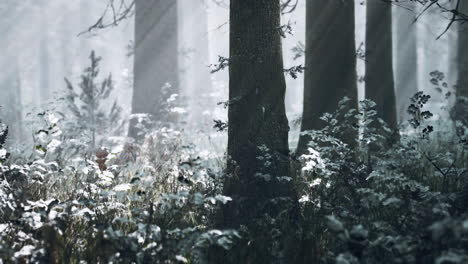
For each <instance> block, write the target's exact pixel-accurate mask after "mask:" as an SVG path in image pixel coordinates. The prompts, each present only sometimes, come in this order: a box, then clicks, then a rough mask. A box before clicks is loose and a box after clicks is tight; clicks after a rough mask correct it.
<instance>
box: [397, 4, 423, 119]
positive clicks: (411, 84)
mask: <svg viewBox="0 0 468 264" xmlns="http://www.w3.org/2000/svg"><path fill="white" fill-rule="evenodd" d="M405 7H406V8H402V7H398V8H396V9H395V27H394V29H395V30H396V34H395V38H396V39H395V90H396V94H397V103H398V104H397V105H398V109H397V111H398V121H399V122H403V121H407V120H408V119H409V115H408V114H407V112H406V110H407V109H408V106H409V105H410V104H411V100H410V98H411V97H412V96H413V95H414V94H415V93H417V92H418V90H419V89H418V78H417V77H418V75H417V73H418V62H417V53H416V48H417V46H416V36H417V34H416V23H414V19H415V17H416V16H415V15H416V13H415V12H414V10H415V4H414V3H412V2H411V3H407V5H405ZM408 9H410V10H408Z"/></svg>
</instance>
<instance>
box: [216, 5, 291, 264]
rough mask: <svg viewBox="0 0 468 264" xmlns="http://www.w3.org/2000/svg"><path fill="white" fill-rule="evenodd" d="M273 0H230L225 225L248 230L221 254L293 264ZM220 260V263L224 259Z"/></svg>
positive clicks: (276, 13)
mask: <svg viewBox="0 0 468 264" xmlns="http://www.w3.org/2000/svg"><path fill="white" fill-rule="evenodd" d="M279 26H280V2H279V1H278V0H255V1H245V0H231V3H230V66H229V101H230V105H229V111H228V118H229V132H228V157H229V159H228V175H227V180H226V182H225V190H224V193H225V194H226V195H228V196H230V197H232V199H233V201H232V202H231V203H228V205H227V206H225V207H224V208H223V219H222V221H221V222H222V225H223V226H224V227H226V228H237V229H238V228H240V227H241V226H245V227H247V230H248V235H247V233H242V234H243V235H244V238H243V240H242V241H241V242H240V243H239V244H238V245H237V246H236V248H234V250H233V251H231V252H230V253H229V254H230V256H227V257H225V258H224V259H226V260H227V261H231V262H233V263H294V260H293V256H294V255H295V254H294V247H297V245H294V238H295V234H296V232H298V229H297V220H298V210H297V209H298V203H297V197H296V194H295V191H294V188H293V184H292V181H286V180H281V178H280V177H284V176H289V147H288V130H289V127H288V120H287V117H286V113H285V104H284V96H285V89H286V85H285V79H284V74H283V59H282V51H281V37H280V31H279ZM224 259H223V261H224Z"/></svg>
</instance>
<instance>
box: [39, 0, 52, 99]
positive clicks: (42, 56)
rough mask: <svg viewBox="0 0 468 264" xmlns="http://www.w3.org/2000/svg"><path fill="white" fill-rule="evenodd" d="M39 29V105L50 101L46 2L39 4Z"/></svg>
mask: <svg viewBox="0 0 468 264" xmlns="http://www.w3.org/2000/svg"><path fill="white" fill-rule="evenodd" d="M40 8H41V12H40V16H41V18H40V19H41V29H42V31H41V32H40V34H41V35H40V40H39V67H40V69H39V71H40V76H39V77H40V81H39V85H40V88H39V91H40V93H41V94H40V96H41V104H44V103H46V102H47V101H48V100H50V99H51V98H50V96H51V95H50V80H49V66H50V65H49V43H48V41H49V40H48V33H49V28H48V21H47V20H48V19H47V18H48V15H47V11H46V9H47V1H43V2H42V3H41V7H40Z"/></svg>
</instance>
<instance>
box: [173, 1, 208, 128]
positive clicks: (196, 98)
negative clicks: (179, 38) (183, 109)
mask: <svg viewBox="0 0 468 264" xmlns="http://www.w3.org/2000/svg"><path fill="white" fill-rule="evenodd" d="M204 2H205V1H204V0H183V1H180V5H181V6H182V9H183V15H181V19H182V20H183V22H182V23H183V28H184V30H183V36H184V39H185V41H184V48H185V52H184V55H183V58H184V62H185V63H184V70H183V72H184V75H185V78H184V80H185V83H184V84H183V87H184V89H186V91H187V92H186V94H187V95H189V100H190V101H189V113H190V124H191V125H192V126H193V128H194V129H195V130H203V129H209V130H212V128H213V119H212V117H211V116H206V115H204V114H203V112H204V111H206V110H212V109H214V108H215V107H216V103H217V102H215V100H213V97H211V96H210V94H211V93H212V92H213V86H212V83H211V74H210V69H209V67H208V65H209V64H210V62H209V52H208V48H209V43H208V12H207V10H206V9H207V6H206V4H205V3H204Z"/></svg>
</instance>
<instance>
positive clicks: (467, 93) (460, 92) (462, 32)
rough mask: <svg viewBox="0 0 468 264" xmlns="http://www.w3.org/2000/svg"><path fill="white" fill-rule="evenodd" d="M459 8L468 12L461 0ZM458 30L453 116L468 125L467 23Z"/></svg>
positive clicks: (465, 12) (466, 5)
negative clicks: (456, 75)
mask: <svg viewBox="0 0 468 264" xmlns="http://www.w3.org/2000/svg"><path fill="white" fill-rule="evenodd" d="M459 10H460V12H461V13H463V14H468V3H467V2H466V1H461V2H460V6H459ZM458 32H459V33H458V82H457V88H456V97H457V99H456V103H455V108H454V109H453V110H454V111H453V118H454V119H455V120H458V121H461V122H462V123H464V124H465V125H467V126H468V49H467V47H468V46H467V45H468V25H467V24H460V28H459V30H458ZM462 97H464V98H462Z"/></svg>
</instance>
